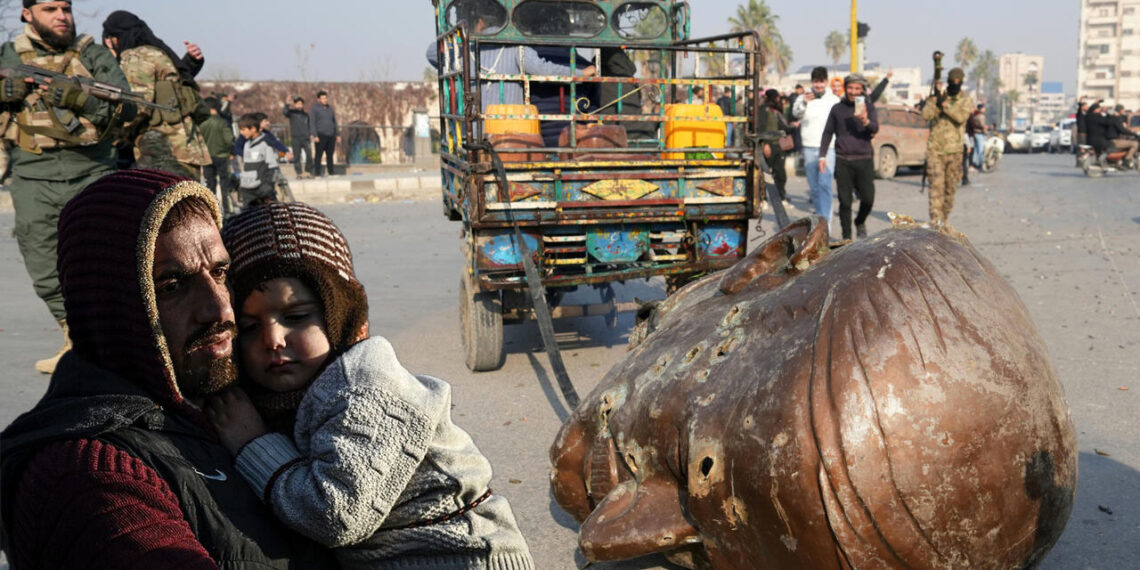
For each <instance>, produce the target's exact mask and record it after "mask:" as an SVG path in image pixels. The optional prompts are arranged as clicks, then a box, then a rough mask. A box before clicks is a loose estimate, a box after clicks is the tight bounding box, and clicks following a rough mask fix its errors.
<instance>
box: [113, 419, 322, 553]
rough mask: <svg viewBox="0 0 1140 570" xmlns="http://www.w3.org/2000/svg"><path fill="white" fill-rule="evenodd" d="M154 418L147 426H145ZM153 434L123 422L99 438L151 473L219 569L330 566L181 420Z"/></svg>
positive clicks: (225, 456) (228, 460)
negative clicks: (175, 500) (121, 426)
mask: <svg viewBox="0 0 1140 570" xmlns="http://www.w3.org/2000/svg"><path fill="white" fill-rule="evenodd" d="M153 421H154V419H153V418H151V419H150V421H149V422H148V423H152V422H153ZM160 421H164V422H165V425H163V427H162V428H160V429H159V430H156V431H152V430H149V429H146V428H144V427H129V428H126V429H122V430H118V431H116V432H113V433H110V434H104V435H102V436H100V437H99V439H101V440H103V441H106V442H108V443H110V444H112V445H114V446H115V447H117V448H119V449H121V450H123V451H126V452H127V453H130V454H131V455H133V456H135V457H137V458H139V459H141V460H142V461H143V462H144V463H146V464H147V465H148V466H150V467H151V468H152V469H154V470H155V471H156V472H158V475H159V476H160V477H162V479H163V480H165V481H166V482H167V484H168V485H170V489H171V491H172V492H173V493H174V495H175V496H176V497H178V503H179V506H181V507H182V513H183V515H184V516H185V518H186V522H187V523H189V525H190V529H191V530H192V531H193V532H194V536H195V537H197V538H198V541H199V542H201V543H202V546H203V547H204V548H205V549H206V552H208V553H210V556H211V557H213V558H214V560H215V561H217V562H218V565H219V566H220V567H221V568H223V569H227V568H235V569H236V568H306V569H307V568H321V567H334V565H333V563H332V562H331V558H330V557H329V554H328V553H327V551H325V552H321V550H320V549H318V548H317V546H316V545H315V544H313V543H311V542H310V541H308V540H307V539H304V538H302V537H300V536H298V535H296V534H295V533H293V532H292V531H291V530H289V529H288V528H286V527H285V526H284V525H282V524H281V523H279V522H278V521H277V520H276V518H275V517H274V515H273V513H272V512H271V511H270V509H269V507H267V506H266V505H265V504H264V503H262V502H261V500H260V499H259V498H258V497H257V495H256V494H254V493H253V491H252V489H250V487H249V484H248V483H246V482H245V480H244V479H242V477H241V476H240V475H239V474H238V473H237V471H236V470H235V469H234V468H233V458H232V457H231V456H230V455H229V453H228V452H227V451H226V450H225V448H223V447H222V446H221V445H219V444H218V443H217V442H215V441H213V440H212V439H208V438H206V437H203V435H202V434H201V428H197V427H196V426H194V425H192V424H191V423H190V422H189V421H187V420H185V419H183V418H181V417H177V418H175V417H170V416H167V417H166V418H165V419H164V420H161V419H160Z"/></svg>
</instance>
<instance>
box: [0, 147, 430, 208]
mask: <svg viewBox="0 0 1140 570" xmlns="http://www.w3.org/2000/svg"><path fill="white" fill-rule="evenodd" d="M337 166H342V165H337ZM283 172H284V173H285V176H286V177H287V178H288V179H289V188H291V189H292V190H293V197H294V198H296V199H297V201H299V202H308V203H310V204H345V203H353V202H389V201H395V200H416V201H420V200H432V199H436V198H439V192H440V189H441V186H440V177H439V158H438V157H436V158H435V160H433V161H430V162H423V163H420V164H400V165H391V166H388V165H370V164H369V165H352V166H349V167H348V172H347V173H346V174H338V175H335V176H328V177H324V178H307V179H304V180H301V179H298V178H297V177H296V176H294V175H293V167H292V166H291V165H285V166H283ZM12 211H13V210H12V196H11V194H9V193H8V190H7V188H3V189H0V212H12Z"/></svg>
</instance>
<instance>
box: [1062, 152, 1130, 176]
mask: <svg viewBox="0 0 1140 570" xmlns="http://www.w3.org/2000/svg"><path fill="white" fill-rule="evenodd" d="M1126 154H1128V153H1127V152H1126V151H1123V150H1117V151H1112V152H1108V153H1101V154H1097V152H1096V149H1094V148H1093V147H1092V146H1090V145H1087V144H1083V145H1080V148H1079V150H1078V151H1077V164H1079V165H1080V167H1081V170H1084V171H1085V176H1088V177H1089V178H1100V177H1101V176H1104V175H1105V173H1106V172H1117V171H1129V170H1137V171H1140V160H1135V159H1133V160H1130V161H1126V160H1125V159H1124V156H1125V155H1126Z"/></svg>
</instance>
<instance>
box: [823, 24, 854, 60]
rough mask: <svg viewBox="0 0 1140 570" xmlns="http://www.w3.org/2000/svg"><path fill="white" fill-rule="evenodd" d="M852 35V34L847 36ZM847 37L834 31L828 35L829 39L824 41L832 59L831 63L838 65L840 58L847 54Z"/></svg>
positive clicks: (828, 55)
mask: <svg viewBox="0 0 1140 570" xmlns="http://www.w3.org/2000/svg"><path fill="white" fill-rule="evenodd" d="M849 35H851V34H850V33H848V34H847V36H849ZM847 36H845V35H843V34H842V33H840V32H838V31H833V32H831V33H830V34H827V38H825V39H824V40H823V47H824V49H826V50H827V57H830V58H831V62H832V63H834V64H836V65H838V64H839V58H841V57H843V54H845V53H847V46H848V43H849V42H848V41H847Z"/></svg>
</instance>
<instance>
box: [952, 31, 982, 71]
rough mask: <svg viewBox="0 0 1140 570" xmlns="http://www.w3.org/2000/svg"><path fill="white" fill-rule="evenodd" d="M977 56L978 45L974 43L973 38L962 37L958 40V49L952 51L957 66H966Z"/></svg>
mask: <svg viewBox="0 0 1140 570" xmlns="http://www.w3.org/2000/svg"><path fill="white" fill-rule="evenodd" d="M977 58H978V46H976V45H974V40H971V39H970V38H962V40H961V41H959V42H958V50H957V51H955V52H954V61H957V62H958V66H959V67H962V68H966V67H969V66H970V64H971V63H973V62H974V60H975V59H977Z"/></svg>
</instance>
